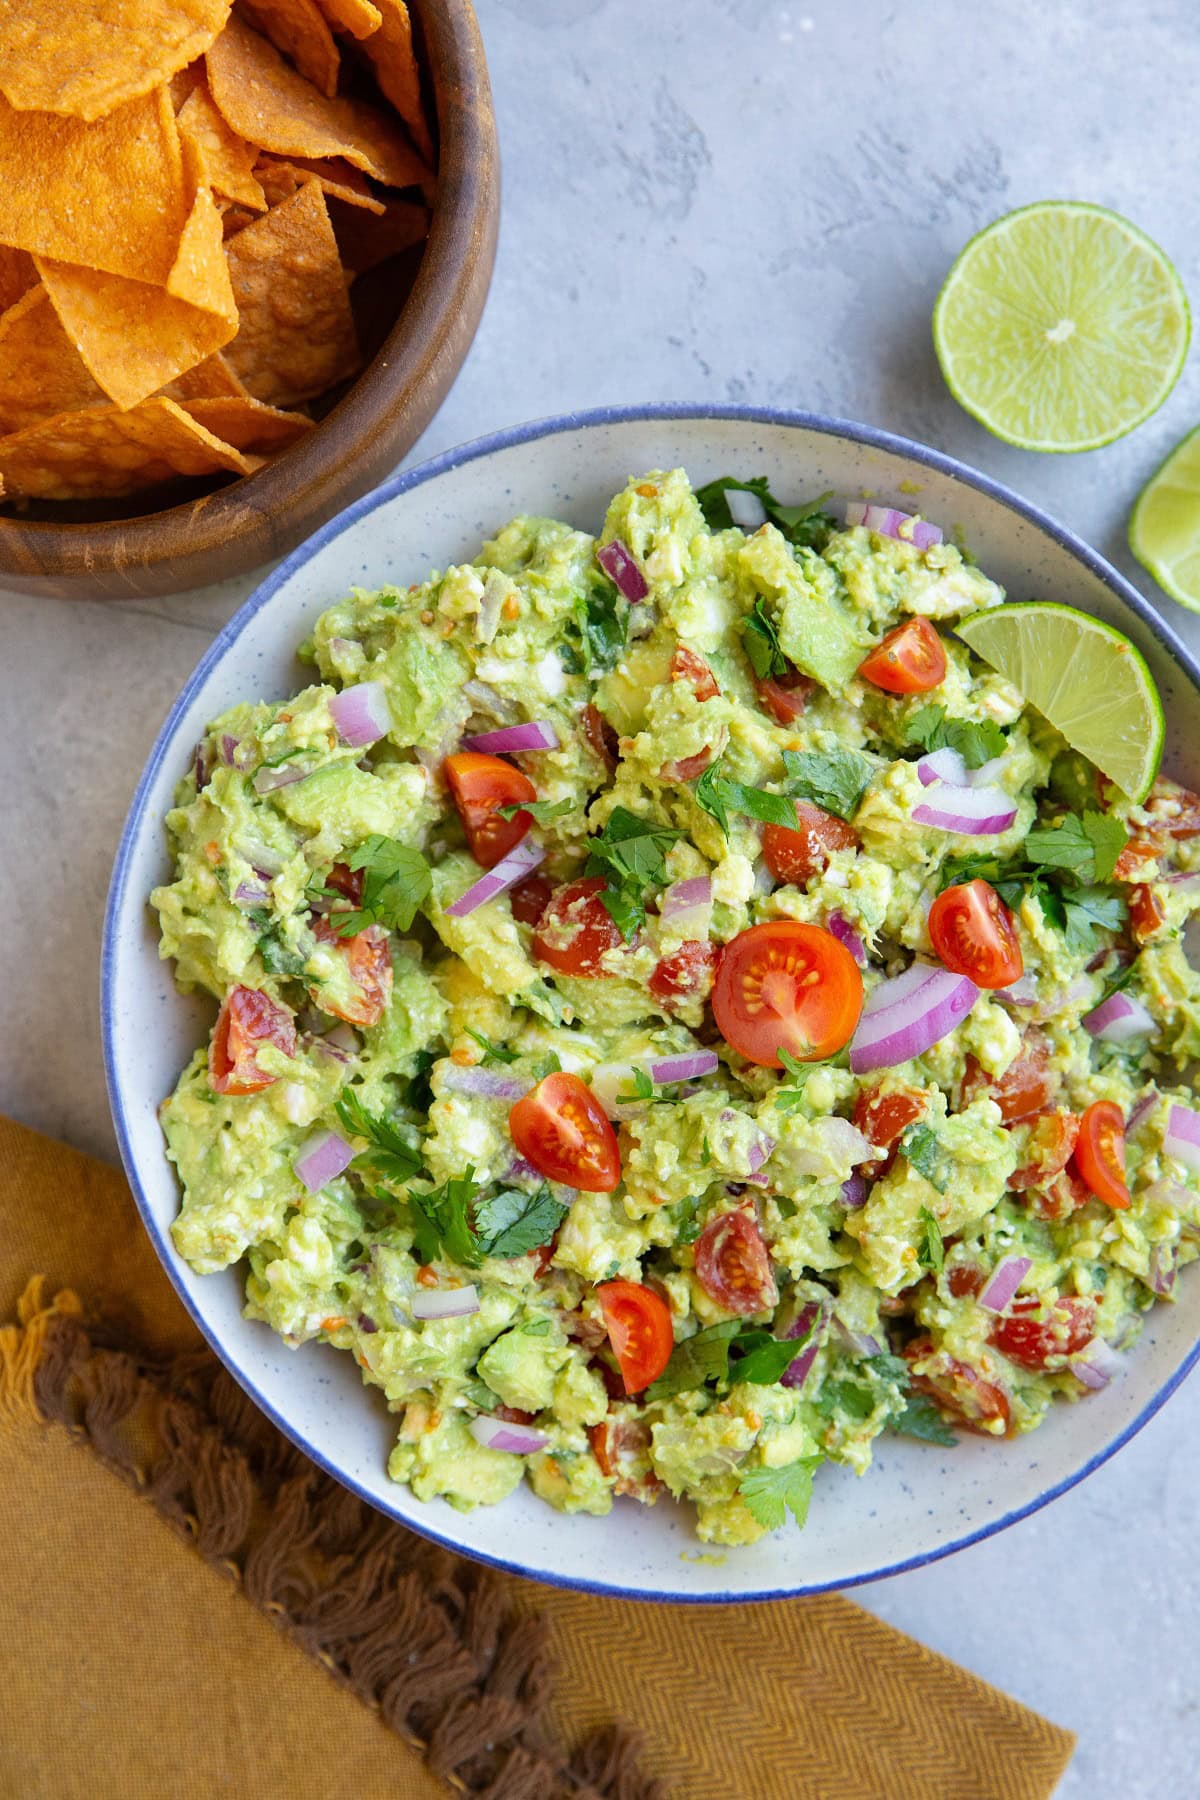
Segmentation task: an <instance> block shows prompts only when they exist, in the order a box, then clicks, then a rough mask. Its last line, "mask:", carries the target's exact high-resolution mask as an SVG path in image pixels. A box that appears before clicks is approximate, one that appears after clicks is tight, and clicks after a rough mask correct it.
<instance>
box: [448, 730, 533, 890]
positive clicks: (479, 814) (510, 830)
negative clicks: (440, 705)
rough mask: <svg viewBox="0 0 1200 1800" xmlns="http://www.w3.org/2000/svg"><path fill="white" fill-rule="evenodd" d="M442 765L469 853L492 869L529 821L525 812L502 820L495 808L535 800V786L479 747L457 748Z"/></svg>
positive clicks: (525, 828) (498, 757)
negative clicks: (475, 748)
mask: <svg viewBox="0 0 1200 1800" xmlns="http://www.w3.org/2000/svg"><path fill="white" fill-rule="evenodd" d="M442 767H443V768H444V770H445V771H446V780H447V781H448V782H449V783H450V792H451V793H452V794H453V796H454V804H455V806H457V808H458V810H459V813H460V815H461V817H462V822H463V826H464V828H465V830H466V833H467V842H468V843H469V844H470V846H471V855H472V856H473V857H474V858H475V861H476V862H477V863H481V864H482V865H483V867H484V868H485V869H492V868H495V866H496V864H497V863H498V862H499V861H500V858H501V857H502V856H507V855H508V853H509V851H510V850H512V849H513V848H514V847H515V846H516V845H517V844H519V843H520V841H521V839H522V838H523V837H524V836H525V833H526V832H527V831H528V830H529V827H530V826H531V825H532V824H533V818H532V816H531V814H529V813H527V812H519V813H514V814H513V816H512V818H511V819H502V818H501V817H500V813H499V808H500V807H502V806H512V805H514V804H516V803H517V802H519V801H525V800H536V799H537V789H536V788H535V787H534V785H533V783H532V781H530V779H529V777H528V775H522V773H521V771H520V769H514V768H513V765H512V764H511V763H507V762H505V761H504V759H503V757H500V756H486V755H485V754H484V753H483V751H482V750H460V751H458V752H457V753H456V754H455V755H454V756H448V757H447V758H446V760H445V762H444V763H443V764H442Z"/></svg>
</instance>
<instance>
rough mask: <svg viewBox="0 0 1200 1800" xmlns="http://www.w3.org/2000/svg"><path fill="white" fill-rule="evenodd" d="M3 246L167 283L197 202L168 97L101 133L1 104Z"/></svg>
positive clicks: (112, 121) (149, 100) (133, 108)
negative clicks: (186, 179)
mask: <svg viewBox="0 0 1200 1800" xmlns="http://www.w3.org/2000/svg"><path fill="white" fill-rule="evenodd" d="M0 169H3V170H4V179H3V180H2V181H0V244H10V245H15V246H16V247H17V248H18V249H20V250H29V251H32V252H33V253H34V254H35V255H41V256H53V257H54V258H56V260H58V261H59V262H68V263H77V264H80V265H81V266H83V267H85V268H89V269H103V270H104V271H105V272H106V273H107V274H109V275H127V276H129V277H130V278H131V279H132V280H134V281H157V282H161V283H164V284H165V282H166V280H167V277H168V275H169V274H170V273H171V265H172V263H173V262H174V261H175V253H176V251H177V250H178V248H179V239H180V235H181V233H182V231H183V227H184V224H185V222H186V220H187V214H188V208H189V205H190V203H191V195H190V194H189V193H188V191H187V188H186V185H185V183H184V176H183V156H182V152H181V150H180V146H179V133H178V131H177V130H176V128H175V114H174V112H173V110H172V108H171V101H170V98H169V96H168V94H167V90H166V88H159V89H158V90H157V91H156V92H155V93H153V94H148V95H147V96H146V98H145V99H144V100H131V101H130V102H129V104H128V105H126V106H122V107H121V108H120V109H119V110H118V111H117V112H115V113H113V115H112V117H111V118H108V119H101V120H99V121H98V122H97V123H96V124H94V125H85V124H83V122H82V121H81V120H79V119H60V118H58V117H57V116H56V115H55V114H54V113H48V112H16V111H15V110H14V109H13V108H12V107H11V106H10V105H9V104H8V102H7V101H6V100H0Z"/></svg>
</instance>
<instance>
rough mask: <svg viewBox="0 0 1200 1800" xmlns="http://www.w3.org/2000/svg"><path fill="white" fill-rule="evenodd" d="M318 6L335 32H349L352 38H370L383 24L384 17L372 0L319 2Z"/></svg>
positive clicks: (319, 0)
mask: <svg viewBox="0 0 1200 1800" xmlns="http://www.w3.org/2000/svg"><path fill="white" fill-rule="evenodd" d="M317 4H318V5H319V6H320V8H321V11H322V12H323V13H324V14H325V17H326V18H327V19H328V20H329V23H330V24H331V25H332V26H333V29H334V30H335V31H348V32H349V33H350V36H351V37H356V38H365V37H370V35H371V33H372V32H373V31H378V30H379V27H380V24H381V22H382V17H383V15H382V14H381V13H380V11H379V8H378V7H377V6H373V5H372V4H371V0H317Z"/></svg>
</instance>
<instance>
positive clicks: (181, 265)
mask: <svg viewBox="0 0 1200 1800" xmlns="http://www.w3.org/2000/svg"><path fill="white" fill-rule="evenodd" d="M223 240H224V230H223V227H222V224H221V214H220V212H219V211H218V209H217V203H216V201H215V200H214V199H213V197H212V192H211V190H210V189H208V188H206V187H201V188H197V189H196V198H195V200H194V201H193V202H192V210H191V212H190V213H189V214H188V222H187V224H186V225H185V226H184V228H183V236H182V237H181V238H180V240H179V251H178V254H177V255H176V258H175V262H174V265H173V267H172V269H171V273H170V275H169V276H168V277H167V293H168V294H170V295H171V296H172V297H173V298H174V299H176V300H184V301H186V302H187V303H188V305H189V306H194V307H197V308H198V309H199V310H200V311H201V312H208V313H216V314H217V315H218V317H220V318H222V319H227V320H228V321H229V323H230V325H231V327H233V328H234V329H236V327H237V303H236V302H235V300H234V298H233V288H232V286H231V285H230V280H229V265H228V264H227V263H226V261H225V248H224V241H223ZM230 336H232V331H231V332H230ZM221 341H222V342H226V341H227V340H226V339H222V340H221ZM157 385H158V386H161V385H162V384H161V382H160V383H158V384H157ZM151 391H153V390H151ZM113 398H114V399H116V395H115V394H114V396H113Z"/></svg>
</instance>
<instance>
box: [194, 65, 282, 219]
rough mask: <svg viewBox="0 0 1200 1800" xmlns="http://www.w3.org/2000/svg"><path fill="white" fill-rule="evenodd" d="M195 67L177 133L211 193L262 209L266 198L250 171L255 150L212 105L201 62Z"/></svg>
mask: <svg viewBox="0 0 1200 1800" xmlns="http://www.w3.org/2000/svg"><path fill="white" fill-rule="evenodd" d="M197 67H198V70H199V75H198V79H197V81H196V84H195V86H194V87H193V89H192V91H191V93H190V94H189V95H188V98H187V100H186V101H185V103H184V105H183V107H182V108H181V110H180V112H179V116H178V121H177V122H178V125H179V135H180V137H181V138H182V140H183V142H184V144H185V145H190V146H191V149H192V152H193V155H194V156H195V159H196V170H197V177H198V179H199V180H200V181H201V182H203V184H204V185H205V186H206V187H210V188H211V189H212V190H213V193H214V194H222V195H224V197H225V199H226V200H236V201H237V202H238V204H239V205H240V206H248V207H249V208H250V209H251V211H253V212H264V211H265V210H266V205H267V202H266V199H265V198H264V196H263V191H262V189H261V188H260V187H259V185H258V183H257V181H255V179H254V173H253V171H254V162H255V158H256V157H257V155H258V151H257V150H256V149H255V147H254V145H253V144H248V143H247V142H246V140H245V138H240V137H239V136H238V135H237V133H236V131H231V130H230V129H229V126H228V125H227V124H226V123H225V117H224V114H223V113H220V112H218V110H217V108H216V107H215V106H214V105H213V100H212V95H211V94H210V93H209V91H208V83H207V82H206V81H205V79H204V65H203V64H202V63H201V64H198V65H197Z"/></svg>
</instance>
